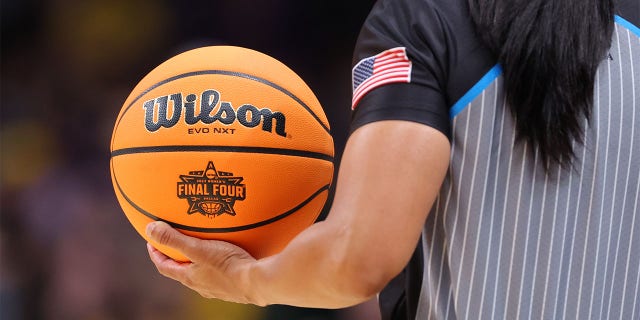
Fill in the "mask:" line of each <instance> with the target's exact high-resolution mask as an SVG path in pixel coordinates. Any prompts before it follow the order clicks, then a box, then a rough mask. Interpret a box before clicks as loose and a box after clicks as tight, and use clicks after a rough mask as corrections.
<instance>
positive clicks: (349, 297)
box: [149, 121, 449, 308]
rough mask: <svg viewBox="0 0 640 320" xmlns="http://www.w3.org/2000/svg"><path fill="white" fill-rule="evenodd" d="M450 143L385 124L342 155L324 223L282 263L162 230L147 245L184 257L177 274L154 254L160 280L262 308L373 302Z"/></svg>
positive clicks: (368, 129)
mask: <svg viewBox="0 0 640 320" xmlns="http://www.w3.org/2000/svg"><path fill="white" fill-rule="evenodd" d="M448 160H449V142H448V140H447V138H446V137H445V136H444V135H443V134H442V133H440V132H438V131H436V130H435V129H432V128H430V127H427V126H424V125H421V124H417V123H413V122H406V121H381V122H376V123H372V124H368V125H365V126H363V127H362V128H360V129H358V130H357V131H355V132H354V133H353V134H352V135H351V137H350V138H349V141H348V142H347V146H346V148H345V152H344V156H343V159H342V162H341V169H340V174H339V176H338V181H337V189H336V196H335V199H334V203H333V207H332V208H331V211H330V213H329V216H328V217H327V219H326V220H325V221H323V222H320V223H317V224H314V225H313V226H311V227H310V228H308V229H306V230H305V231H304V232H302V233H301V234H300V235H298V236H297V237H296V238H295V239H294V240H293V241H292V242H291V243H290V244H289V245H288V246H287V247H286V248H285V249H284V250H283V251H282V252H281V253H279V254H277V255H274V256H271V257H268V258H265V259H261V260H254V259H253V258H251V257H250V256H249V255H248V254H246V252H244V251H242V250H240V249H239V248H237V247H235V246H233V245H230V244H227V243H223V242H219V241H203V240H198V239H195V238H190V237H187V236H184V235H182V234H181V233H179V232H177V231H175V230H173V229H171V228H169V227H168V226H167V225H166V224H157V225H156V224H152V226H151V227H150V228H149V233H150V237H151V238H152V239H155V240H157V241H158V242H160V243H163V244H167V245H170V246H174V247H176V248H178V249H180V250H181V251H183V252H184V253H185V254H186V255H187V257H189V258H191V260H192V261H193V263H187V264H181V263H177V262H175V261H173V260H171V259H168V258H167V257H165V256H164V255H162V254H161V253H159V252H158V251H155V250H153V249H150V254H151V258H152V260H153V262H154V263H155V264H156V266H157V267H158V270H159V271H160V272H161V273H162V274H164V275H166V276H168V277H171V278H173V279H176V280H178V281H181V282H182V283H184V284H185V285H187V286H189V287H191V288H192V289H194V290H196V291H198V292H200V293H201V294H202V295H203V296H207V297H216V298H220V299H224V300H231V301H236V302H247V303H254V304H259V305H267V304H288V305H297V306H305V307H322V308H340V307H346V306H350V305H354V304H357V303H360V302H363V301H365V300H367V299H369V298H370V297H371V296H373V295H375V294H376V293H377V292H379V291H380V290H381V289H382V288H383V287H384V285H386V283H387V282H388V281H389V280H390V279H391V278H393V277H394V276H395V275H396V274H397V273H399V272H400V271H401V270H402V268H403V267H404V266H405V265H406V263H407V262H408V260H409V258H410V257H411V254H412V253H413V250H414V249H415V246H416V243H417V241H418V239H419V236H420V232H421V230H422V226H423V224H424V221H425V219H426V217H427V215H428V212H429V210H430V208H431V206H432V204H433V202H434V200H435V197H436V195H437V193H438V191H439V188H440V185H441V183H442V180H443V178H444V175H445V173H446V170H447V166H448Z"/></svg>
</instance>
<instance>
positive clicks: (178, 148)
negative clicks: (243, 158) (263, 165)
mask: <svg viewBox="0 0 640 320" xmlns="http://www.w3.org/2000/svg"><path fill="white" fill-rule="evenodd" d="M156 152H236V153H261V154H278V155H284V156H295V157H303V158H312V159H319V160H325V161H329V162H333V157H332V156H330V155H326V154H324V153H319V152H312V151H304V150H293V149H280V148H263V147H240V146H149V147H135V148H123V149H118V150H113V151H112V152H111V157H112V158H113V157H117V156H121V155H126V154H136V153H156Z"/></svg>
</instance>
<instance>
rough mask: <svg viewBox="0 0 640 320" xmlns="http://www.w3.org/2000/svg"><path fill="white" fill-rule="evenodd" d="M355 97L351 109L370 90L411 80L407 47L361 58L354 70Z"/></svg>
mask: <svg viewBox="0 0 640 320" xmlns="http://www.w3.org/2000/svg"><path fill="white" fill-rule="evenodd" d="M351 75H352V81H353V98H352V100H351V109H352V110H353V109H355V107H356V105H357V104H358V102H359V101H360V99H361V98H362V97H363V96H364V95H365V94H366V93H367V92H369V91H371V90H373V89H375V88H377V87H379V86H381V85H384V84H387V83H397V82H407V83H408V82H411V61H410V60H409V58H408V57H407V49H406V48H405V47H397V48H393V49H389V50H386V51H383V52H381V53H379V54H377V55H375V56H373V57H368V58H364V59H362V60H360V62H358V64H356V66H355V67H353V70H352V74H351Z"/></svg>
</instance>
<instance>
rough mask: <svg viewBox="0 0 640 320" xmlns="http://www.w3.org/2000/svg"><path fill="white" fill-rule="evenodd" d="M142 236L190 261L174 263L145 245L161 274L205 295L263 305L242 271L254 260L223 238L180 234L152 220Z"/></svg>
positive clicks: (244, 271)
mask: <svg viewBox="0 0 640 320" xmlns="http://www.w3.org/2000/svg"><path fill="white" fill-rule="evenodd" d="M146 235H147V236H148V237H149V238H150V239H152V240H154V241H155V242H157V243H159V244H161V245H163V246H167V247H169V248H172V249H175V250H178V251H180V252H182V253H184V254H185V255H186V256H187V258H189V260H191V262H177V261H175V260H173V259H171V258H169V257H167V256H166V255H165V254H163V253H162V252H160V251H158V250H157V249H155V248H154V247H153V246H151V245H150V244H147V248H148V250H149V257H150V258H151V261H152V262H153V263H154V264H155V265H156V268H157V269H158V272H160V273H161V274H162V275H164V276H166V277H169V278H171V279H174V280H176V281H179V282H181V283H182V284H183V285H185V286H187V287H189V288H191V289H192V290H194V291H196V292H198V293H199V294H200V295H202V296H203V297H205V298H216V299H222V300H225V301H231V302H237V303H252V304H256V305H263V304H262V303H261V302H260V299H258V298H257V296H256V291H255V289H254V288H252V287H250V286H249V285H248V281H247V276H246V275H247V273H246V271H247V270H248V268H249V267H250V265H251V264H252V263H254V262H255V261H256V260H255V259H254V258H253V257H251V255H249V254H248V253H247V252H246V251H244V250H243V249H242V248H240V247H238V246H235V245H233V244H230V243H228V242H224V241H215V240H201V239H198V238H194V237H189V236H187V235H184V234H182V233H180V232H178V231H177V230H175V229H173V228H171V227H170V226H169V225H167V224H166V223H163V222H152V223H150V224H149V225H148V226H147V229H146Z"/></svg>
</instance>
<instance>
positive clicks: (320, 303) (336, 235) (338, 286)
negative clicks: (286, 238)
mask: <svg viewBox="0 0 640 320" xmlns="http://www.w3.org/2000/svg"><path fill="white" fill-rule="evenodd" d="M351 237H352V235H351V234H350V230H349V229H347V228H346V226H344V225H338V224H337V223H332V222H331V221H325V222H320V223H317V224H315V225H313V226H312V227H310V228H308V229H307V230H305V231H304V232H303V233H302V234H300V235H299V236H298V237H296V238H295V239H294V240H293V241H292V242H291V243H290V244H289V245H288V246H287V247H286V248H285V249H284V250H283V251H282V252H281V253H279V254H277V255H275V256H272V257H268V258H265V259H262V260H260V261H258V262H257V263H256V264H255V265H254V266H252V268H251V269H250V274H249V276H248V277H247V279H248V280H249V281H250V282H251V283H250V287H251V288H252V290H254V294H255V297H254V298H256V299H258V300H260V301H258V302H259V304H287V305H296V306H305V307H318V308H342V307H347V306H351V305H355V304H358V303H361V302H364V301H366V300H368V299H369V298H371V297H372V296H373V295H375V294H376V293H377V292H378V290H379V289H381V288H382V287H383V286H384V284H385V283H386V282H387V281H388V279H386V278H387V277H388V276H387V277H385V276H383V275H381V274H379V273H378V272H375V270H366V269H365V270H362V268H361V267H360V265H361V264H362V261H363V260H362V259H359V257H354V256H350V252H354V251H356V250H352V249H353V248H350V244H349V243H350V238H351ZM365 252H366V251H365Z"/></svg>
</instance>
